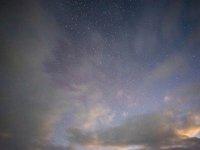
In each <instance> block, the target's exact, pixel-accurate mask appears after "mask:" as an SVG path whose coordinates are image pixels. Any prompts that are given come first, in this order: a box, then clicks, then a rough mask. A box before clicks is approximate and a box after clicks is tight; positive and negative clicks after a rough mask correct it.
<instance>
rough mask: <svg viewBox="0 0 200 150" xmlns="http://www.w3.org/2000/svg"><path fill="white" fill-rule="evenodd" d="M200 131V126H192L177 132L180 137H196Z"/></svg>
mask: <svg viewBox="0 0 200 150" xmlns="http://www.w3.org/2000/svg"><path fill="white" fill-rule="evenodd" d="M199 132H200V127H190V128H187V129H181V130H177V131H176V134H177V135H178V136H180V137H195V136H197V135H198V133H199Z"/></svg>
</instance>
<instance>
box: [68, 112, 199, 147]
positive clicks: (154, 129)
mask: <svg viewBox="0 0 200 150" xmlns="http://www.w3.org/2000/svg"><path fill="white" fill-rule="evenodd" d="M178 116H179V115H177V114H173V113H167V112H156V113H150V114H143V115H140V116H135V117H132V118H129V119H127V120H126V122H124V123H122V124H121V125H119V126H114V127H110V128H107V129H105V130H104V131H102V130H101V131H98V132H90V131H87V132H85V131H82V130H80V129H75V128H72V129H71V130H68V131H67V133H68V135H69V137H68V138H69V141H70V142H71V143H73V144H78V145H83V146H86V147H90V146H94V147H98V146H99V147H109V146H116V147H117V146H118V147H124V146H125V147H126V146H133V145H135V146H136V145H138V146H140V145H141V146H143V147H146V148H149V149H150V148H153V147H154V148H155V147H157V149H159V148H160V149H161V148H163V147H165V148H166V147H177V146H178V145H180V146H184V147H186V146H185V145H187V146H188V145H189V144H191V143H190V142H189V141H190V139H192V138H193V137H194V136H195V135H196V134H197V133H198V132H199V131H200V130H199V128H200V126H199V125H198V124H196V121H195V120H192V118H193V117H194V116H193V115H187V116H186V118H187V120H190V122H189V123H186V121H185V120H184V119H183V120H182V119H180V118H179V117H178ZM195 124H196V125H195ZM186 141H187V144H185V142H186ZM163 149H164V148H163Z"/></svg>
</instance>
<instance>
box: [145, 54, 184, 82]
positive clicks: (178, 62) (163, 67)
mask: <svg viewBox="0 0 200 150" xmlns="http://www.w3.org/2000/svg"><path fill="white" fill-rule="evenodd" d="M186 68H187V59H186V57H184V56H183V55H180V54H172V55H171V56H169V57H167V58H166V59H165V60H163V61H162V62H161V63H160V64H158V65H157V66H156V67H155V68H153V69H152V70H151V71H150V72H149V73H148V75H147V76H146V80H147V82H154V81H160V80H164V79H168V78H169V77H173V76H174V75H175V74H177V73H180V72H184V71H185V69H186Z"/></svg>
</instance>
